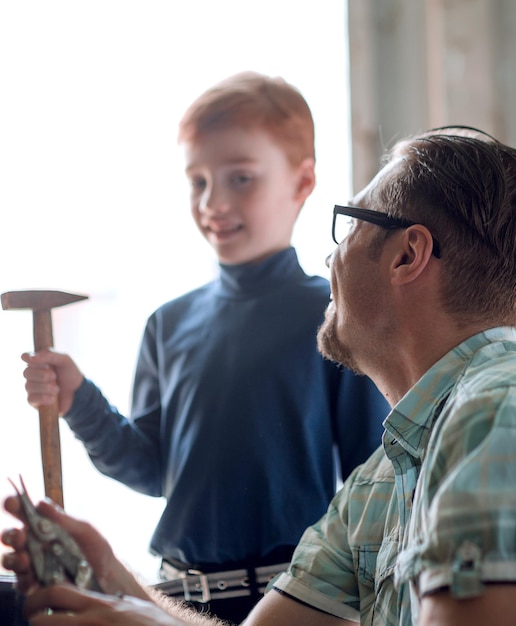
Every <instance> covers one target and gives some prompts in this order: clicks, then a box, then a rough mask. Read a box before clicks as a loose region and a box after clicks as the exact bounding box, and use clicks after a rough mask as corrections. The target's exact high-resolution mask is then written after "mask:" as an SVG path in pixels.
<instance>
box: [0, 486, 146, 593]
mask: <svg viewBox="0 0 516 626" xmlns="http://www.w3.org/2000/svg"><path fill="white" fill-rule="evenodd" d="M4 507H5V510H6V511H7V512H8V513H10V514H11V515H13V516H14V517H16V518H18V519H20V520H21V521H23V509H22V506H21V503H20V500H19V498H18V497H17V496H11V497H9V498H7V499H6V500H5V503H4ZM36 509H37V510H38V512H39V513H41V514H42V515H43V516H45V517H48V518H49V519H51V520H52V521H54V522H56V523H57V524H59V525H60V526H62V527H63V528H64V529H65V530H66V531H67V532H68V533H69V535H70V536H71V537H73V538H74V539H75V541H76V542H77V544H78V545H79V547H80V549H81V550H82V552H83V554H84V556H85V557H86V560H87V561H88V562H89V564H90V565H91V567H92V568H93V570H94V572H95V575H96V577H97V580H98V582H99V584H100V586H101V588H102V590H103V591H105V592H106V593H111V594H117V593H123V594H127V595H132V596H136V597H139V598H143V599H145V600H148V599H149V595H148V593H147V592H146V591H145V589H144V588H143V587H141V585H139V584H138V583H137V581H136V580H135V578H134V576H133V575H132V574H131V573H130V572H129V571H128V570H127V569H126V568H125V567H124V566H123V565H122V564H121V563H120V561H119V560H118V559H117V558H116V557H115V555H114V553H113V550H112V548H111V546H110V545H109V543H108V542H107V541H106V539H104V537H103V536H102V535H101V534H100V533H99V532H98V531H97V530H95V528H93V526H91V524H88V523H86V522H82V521H79V520H76V519H74V518H73V517H70V516H69V515H67V514H66V513H65V512H64V511H63V510H62V509H60V508H59V507H58V506H57V505H55V504H54V503H52V502H49V501H46V502H40V503H39V504H38V505H37V506H36ZM26 538H27V534H26V529H25V528H12V529H9V530H6V531H4V532H3V533H2V542H3V543H4V544H5V545H7V546H10V547H11V548H13V552H10V553H8V554H5V555H4V556H3V565H4V567H5V568H6V569H10V570H12V571H13V572H14V573H15V574H16V576H17V578H18V587H19V589H20V591H21V592H22V593H28V592H30V591H33V590H34V588H35V587H37V586H38V583H37V581H36V578H35V575H34V571H33V569H32V566H31V562H30V556H29V554H28V552H27V550H26Z"/></svg>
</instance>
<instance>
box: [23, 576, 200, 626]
mask: <svg viewBox="0 0 516 626" xmlns="http://www.w3.org/2000/svg"><path fill="white" fill-rule="evenodd" d="M48 609H51V610H52V614H51V615H49V614H48ZM23 612H24V616H25V617H26V618H27V619H30V623H31V625H32V626H43V625H44V626H61V625H62V626H65V625H66V626H73V625H74V624H80V625H81V626H88V625H91V626H104V625H105V626H117V625H119V626H186V625H187V624H188V622H185V621H183V620H182V619H179V618H176V617H172V616H171V615H169V614H168V613H166V612H165V611H163V610H162V609H160V608H159V607H158V606H157V605H156V604H154V603H152V602H145V601H143V600H140V599H137V598H132V597H118V596H109V595H103V594H99V593H95V592H93V591H84V590H81V589H78V588H77V587H74V586H70V585H53V586H52V587H47V588H45V589H39V590H37V591H36V592H34V593H33V594H31V595H30V596H28V597H27V598H26V600H25V604H24V607H23Z"/></svg>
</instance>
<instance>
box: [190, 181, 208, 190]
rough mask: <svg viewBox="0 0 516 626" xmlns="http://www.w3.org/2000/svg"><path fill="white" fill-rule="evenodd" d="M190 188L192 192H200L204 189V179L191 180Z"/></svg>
mask: <svg viewBox="0 0 516 626" xmlns="http://www.w3.org/2000/svg"><path fill="white" fill-rule="evenodd" d="M190 186H191V188H192V189H193V190H194V191H202V190H203V189H204V188H205V187H206V181H205V180H204V178H191V179H190Z"/></svg>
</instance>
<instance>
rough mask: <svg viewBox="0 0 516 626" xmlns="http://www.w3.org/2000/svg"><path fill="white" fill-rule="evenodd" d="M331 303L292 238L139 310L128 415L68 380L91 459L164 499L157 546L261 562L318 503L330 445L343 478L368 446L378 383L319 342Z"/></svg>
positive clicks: (194, 558)
mask: <svg viewBox="0 0 516 626" xmlns="http://www.w3.org/2000/svg"><path fill="white" fill-rule="evenodd" d="M328 300H329V285H328V281H326V280H325V279H323V278H320V277H316V276H315V277H309V276H307V275H306V274H305V273H304V272H303V270H302V269H301V267H300V266H299V263H298V260H297V255H296V252H295V250H294V249H293V248H289V249H287V250H283V251H281V252H279V253H277V254H275V255H273V256H272V257H270V258H268V259H266V260H265V261H263V262H260V263H257V264H244V265H236V266H235V265H221V266H220V276H219V278H218V279H217V280H214V281H213V282H211V283H209V284H207V285H205V286H203V287H200V288H199V289H196V290H195V291H192V292H190V293H187V294H186V295H184V296H182V297H180V298H177V299H175V300H173V301H171V302H168V303H167V304H164V305H163V306H161V307H160V308H159V309H158V310H157V311H156V312H155V313H154V314H153V315H151V317H150V318H149V320H148V322H147V326H146V329H145V333H144V337H143V341H142V345H141V351H140V355H139V358H138V363H137V368H136V374H135V380H134V387H133V405H132V412H131V417H130V418H129V419H126V418H125V417H123V416H122V415H120V414H119V413H118V412H117V410H116V409H115V408H114V407H112V406H110V405H109V403H108V402H107V400H106V399H105V398H104V397H103V396H102V394H101V392H100V390H99V389H98V388H97V387H95V385H94V384H93V383H92V382H91V381H85V382H84V383H83V385H82V386H81V388H80V389H79V390H78V391H77V393H76V396H75V400H74V404H73V407H72V409H71V411H70V412H69V414H68V415H67V416H66V420H67V422H68V424H69V425H70V427H71V428H72V429H73V431H74V432H75V434H76V436H77V437H78V438H79V439H80V440H82V441H83V442H84V444H85V446H86V449H87V451H88V453H89V455H90V457H91V459H92V461H93V463H94V464H95V465H96V467H97V468H98V469H99V470H100V471H101V472H103V473H105V474H107V475H108V476H111V477H112V478H115V479H116V480H119V481H121V482H123V483H124V484H126V485H128V486H129V487H131V488H133V489H135V490H137V491H140V492H142V493H145V494H148V495H151V496H163V497H164V498H166V500H167V504H166V507H165V509H164V512H163V515H162V517H161V519H160V521H159V523H158V526H157V528H156V530H155V532H154V536H153V538H152V542H151V549H152V551H153V552H155V553H157V554H160V555H162V556H164V557H170V558H172V559H175V560H179V561H182V562H185V563H189V564H192V565H201V566H202V564H209V565H210V566H212V565H215V564H220V565H222V566H224V565H225V564H229V563H234V562H241V561H244V560H248V561H251V562H254V563H255V564H259V563H260V561H261V560H263V559H264V557H265V556H266V555H268V554H269V553H271V552H273V551H274V550H278V549H280V548H284V547H291V546H295V545H296V543H297V541H298V539H299V538H300V536H301V534H302V532H303V531H304V529H305V528H306V527H307V526H308V525H309V524H312V523H313V522H315V521H316V520H317V519H318V518H319V517H320V516H321V515H322V514H323V513H324V512H325V510H326V508H327V506H328V503H329V501H330V499H331V498H332V496H333V494H334V492H335V477H336V471H335V468H336V466H335V462H334V461H335V456H337V458H338V460H339V463H338V469H339V470H340V473H341V475H342V477H344V478H345V477H346V476H347V475H348V474H349V472H350V471H351V469H352V468H353V467H355V466H356V465H357V464H358V463H360V462H362V461H364V460H365V458H367V456H368V455H369V454H370V453H371V452H372V450H373V449H375V448H376V447H377V446H378V444H379V443H380V436H381V433H382V430H383V429H382V426H381V422H382V420H383V419H384V418H385V416H386V415H387V412H388V407H387V405H386V403H385V401H384V400H383V398H382V397H381V395H380V394H379V392H378V391H377V389H376V387H374V385H373V384H372V383H371V382H370V381H369V380H368V379H367V378H365V377H357V376H355V375H353V374H352V373H350V372H349V371H347V370H342V369H339V368H337V366H336V365H334V364H333V363H330V362H329V361H326V360H324V359H323V358H322V357H321V356H320V355H319V354H318V352H317V348H316V333H317V328H318V326H319V325H320V323H321V322H322V319H323V314H324V310H325V308H326V306H327V304H328ZM334 451H336V452H337V455H334Z"/></svg>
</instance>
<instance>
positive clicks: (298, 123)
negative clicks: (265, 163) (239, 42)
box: [178, 72, 315, 166]
mask: <svg viewBox="0 0 516 626" xmlns="http://www.w3.org/2000/svg"><path fill="white" fill-rule="evenodd" d="M232 127H240V128H243V129H246V130H254V129H257V128H258V129H262V130H264V131H266V132H267V133H268V134H269V135H270V137H271V138H272V139H273V140H274V141H275V142H276V144H277V145H278V146H279V147H280V148H282V149H283V150H284V151H285V154H286V156H287V158H288V160H289V161H290V163H291V164H292V165H294V166H296V165H299V164H300V163H301V162H302V161H303V159H305V158H307V157H311V158H312V159H315V149H314V122H313V119H312V114H311V112H310V108H309V107H308V104H307V102H306V100H305V99H304V98H303V96H302V95H301V93H300V92H299V91H298V89H296V88H295V87H293V86H292V85H290V84H288V83H287V82H286V81H285V80H283V78H280V77H275V78H273V77H270V76H264V75H263V74H258V73H256V72H241V73H239V74H235V75H234V76H230V77H229V78H227V79H225V80H223V81H222V82H220V83H218V84H216V85H214V86H213V87H211V88H210V89H208V90H207V91H205V92H204V93H203V94H202V95H201V96H199V97H198V98H197V99H196V100H195V101H194V102H193V103H192V104H191V105H190V106H189V107H188V109H187V110H186V112H185V114H184V116H183V118H182V120H181V122H180V123H179V134H178V141H179V143H183V142H195V141H197V140H198V139H202V137H203V136H204V135H206V134H207V133H209V132H211V131H214V130H221V129H227V128H232Z"/></svg>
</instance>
